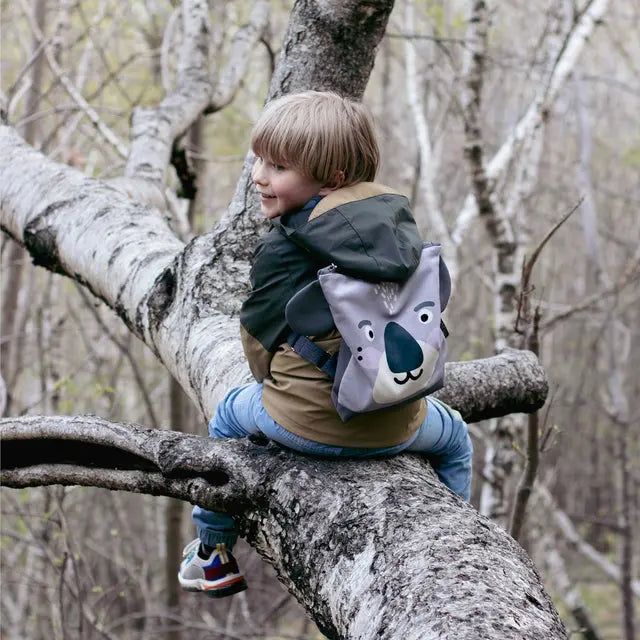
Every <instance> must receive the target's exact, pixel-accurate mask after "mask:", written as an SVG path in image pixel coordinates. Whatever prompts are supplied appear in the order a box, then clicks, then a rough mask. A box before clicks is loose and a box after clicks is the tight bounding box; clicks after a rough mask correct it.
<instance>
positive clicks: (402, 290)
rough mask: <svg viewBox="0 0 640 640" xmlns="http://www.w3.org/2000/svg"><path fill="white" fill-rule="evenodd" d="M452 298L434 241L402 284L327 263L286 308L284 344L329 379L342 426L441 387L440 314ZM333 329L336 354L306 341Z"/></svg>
mask: <svg viewBox="0 0 640 640" xmlns="http://www.w3.org/2000/svg"><path fill="white" fill-rule="evenodd" d="M450 293H451V279H450V277H449V271H448V269H447V267H446V265H445V264H444V261H443V260H442V258H441V257H440V245H439V244H437V243H427V244H424V245H423V248H422V253H421V257H420V263H419V265H418V267H417V269H416V270H415V271H414V273H413V274H412V275H411V276H410V277H409V278H408V280H406V281H405V282H400V283H398V282H377V283H375V282H367V281H365V280H361V279H359V278H354V277H351V276H348V275H346V274H344V273H340V271H339V270H338V268H337V267H336V266H335V265H330V266H329V267H326V268H324V269H320V271H318V279H317V280H316V281H314V282H312V283H311V284H310V285H307V286H306V287H304V288H303V289H302V290H301V291H299V292H298V293H297V294H296V295H295V296H293V297H292V298H291V300H290V301H289V303H288V304H287V307H286V318H287V322H288V324H289V326H290V327H291V329H292V334H291V335H290V336H289V337H288V339H287V341H288V343H289V344H290V345H291V347H292V349H293V350H294V351H296V352H297V353H298V354H300V355H301V356H302V357H304V358H306V359H307V360H309V361H310V362H312V363H313V364H314V365H316V366H317V367H318V368H319V369H321V370H322V371H324V372H325V373H327V375H329V376H330V377H331V378H333V381H334V382H333V388H332V392H331V397H332V400H333V403H334V405H335V407H336V409H337V411H338V414H339V415H340V417H341V419H342V420H343V421H345V422H346V421H347V420H349V419H350V418H352V417H354V416H355V415H359V414H361V413H366V412H368V411H376V410H379V409H384V408H387V407H392V406H396V405H402V404H406V403H408V402H411V401H413V400H416V399H417V398H420V397H423V396H426V395H428V394H430V393H432V392H433V391H436V390H437V389H439V388H441V387H442V386H443V384H444V363H445V359H446V336H447V335H448V332H447V329H446V327H445V325H444V323H443V322H442V319H441V313H442V311H443V310H444V309H445V307H446V306H447V302H448V301H449V295H450ZM334 327H336V328H337V329H338V331H339V332H340V335H341V336H342V340H341V342H340V349H339V351H338V353H337V354H333V355H332V354H329V353H327V352H326V351H324V350H323V349H322V348H320V347H319V346H318V345H316V344H315V343H314V342H313V341H312V340H310V339H309V338H308V337H307V336H310V335H311V336H321V335H326V334H327V333H328V332H329V331H331V330H332V329H333V328H334Z"/></svg>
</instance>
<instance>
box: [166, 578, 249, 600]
mask: <svg viewBox="0 0 640 640" xmlns="http://www.w3.org/2000/svg"><path fill="white" fill-rule="evenodd" d="M178 581H179V582H180V586H181V587H182V589H183V590H184V591H189V592H191V593H204V594H206V595H207V596H209V597H210V598H224V597H225V596H231V595H233V594H234V593H238V592H239V591H244V590H245V589H247V588H248V587H247V583H246V581H245V579H244V576H242V575H236V576H231V577H225V578H223V579H221V580H217V581H215V582H209V581H207V580H203V579H202V578H196V579H195V580H184V579H183V578H182V577H181V576H180V574H178Z"/></svg>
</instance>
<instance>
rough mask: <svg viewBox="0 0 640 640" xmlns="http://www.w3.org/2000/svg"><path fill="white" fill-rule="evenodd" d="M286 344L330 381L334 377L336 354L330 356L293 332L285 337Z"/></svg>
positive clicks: (336, 362) (311, 341) (305, 337)
mask: <svg viewBox="0 0 640 640" xmlns="http://www.w3.org/2000/svg"><path fill="white" fill-rule="evenodd" d="M287 343H288V344H289V346H290V347H291V348H292V349H293V350H294V351H295V352H296V353H297V354H298V355H300V356H302V357H303V358H304V359H305V360H308V361H309V362H310V363H311V364H313V365H315V366H316V367H318V369H320V370H321V371H323V372H324V373H326V374H327V375H328V376H329V377H330V378H331V379H332V380H333V379H334V378H335V377H336V367H337V366H338V354H337V353H336V354H333V355H332V354H330V353H329V352H327V351H325V350H324V349H323V348H322V347H319V346H318V345H317V344H316V343H315V342H313V340H310V339H309V338H307V336H301V335H300V334H299V333H295V332H291V333H290V334H289V335H288V336H287Z"/></svg>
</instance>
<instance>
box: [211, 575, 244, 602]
mask: <svg viewBox="0 0 640 640" xmlns="http://www.w3.org/2000/svg"><path fill="white" fill-rule="evenodd" d="M246 589H248V586H247V582H246V581H245V579H244V578H240V580H237V581H236V582H233V583H232V584H230V585H228V586H226V587H216V588H214V589H207V590H206V591H204V595H205V596H207V598H226V597H227V596H232V595H233V594H234V593H240V591H245V590H246Z"/></svg>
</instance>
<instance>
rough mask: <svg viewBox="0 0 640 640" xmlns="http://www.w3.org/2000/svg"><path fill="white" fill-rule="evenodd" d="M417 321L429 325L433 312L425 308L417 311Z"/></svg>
mask: <svg viewBox="0 0 640 640" xmlns="http://www.w3.org/2000/svg"><path fill="white" fill-rule="evenodd" d="M418 320H420V322H421V324H429V323H430V322H431V321H432V320H433V312H432V311H429V310H427V309H425V308H422V309H420V310H419V311H418Z"/></svg>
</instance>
